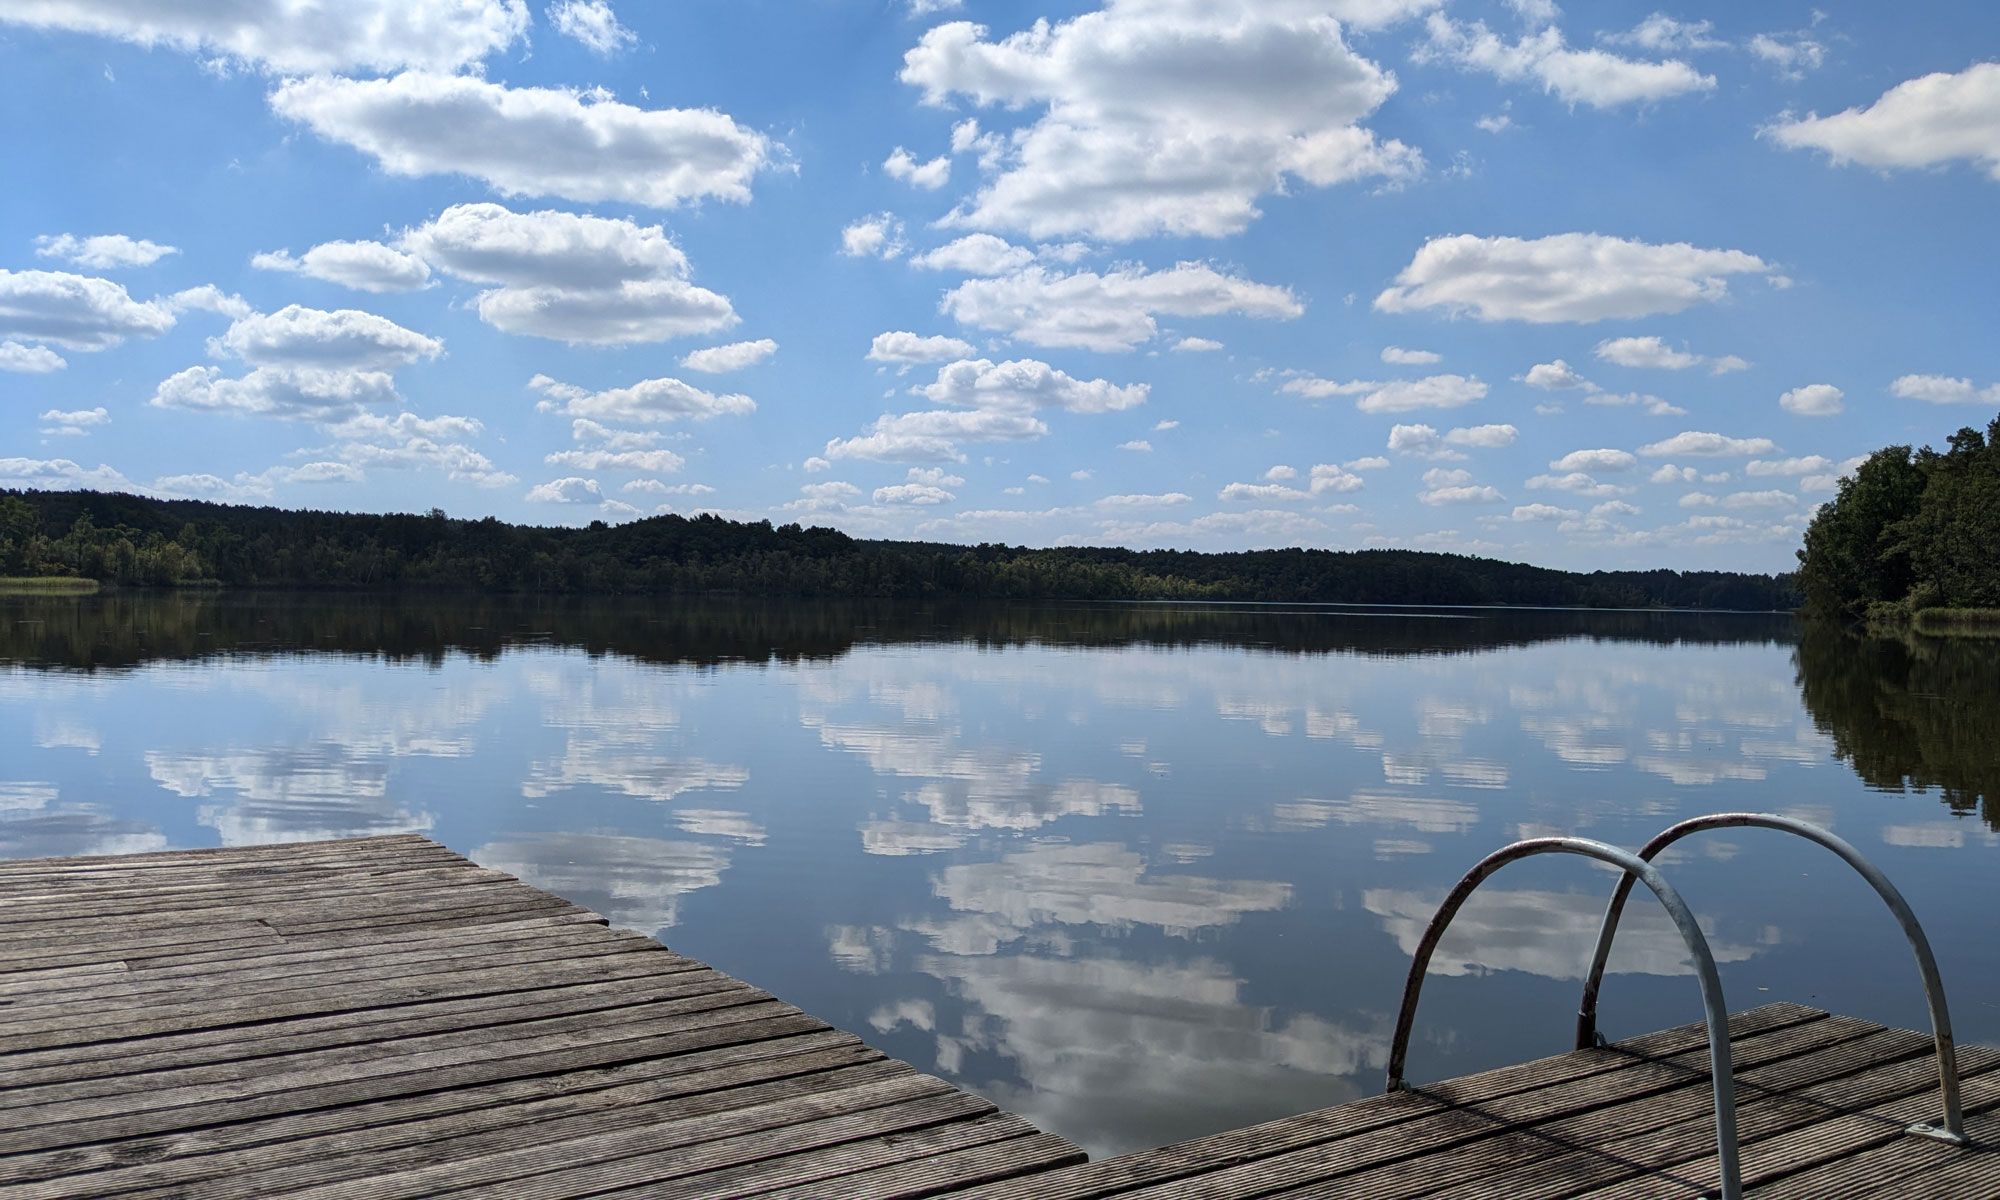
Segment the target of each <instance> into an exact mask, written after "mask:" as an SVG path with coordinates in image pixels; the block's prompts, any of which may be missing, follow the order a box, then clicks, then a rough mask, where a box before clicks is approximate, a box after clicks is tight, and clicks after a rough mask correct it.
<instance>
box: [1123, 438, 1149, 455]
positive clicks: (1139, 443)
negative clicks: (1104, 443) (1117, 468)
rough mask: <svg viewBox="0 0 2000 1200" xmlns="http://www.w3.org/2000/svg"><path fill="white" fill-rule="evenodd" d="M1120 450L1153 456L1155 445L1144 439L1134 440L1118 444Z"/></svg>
mask: <svg viewBox="0 0 2000 1200" xmlns="http://www.w3.org/2000/svg"><path fill="white" fill-rule="evenodd" d="M1118 448H1119V449H1120V450H1131V451H1133V452H1135V453H1138V454H1151V453H1152V452H1153V443H1151V442H1149V441H1147V440H1146V439H1144V438H1134V439H1133V440H1131V441H1129V442H1120V443H1118Z"/></svg>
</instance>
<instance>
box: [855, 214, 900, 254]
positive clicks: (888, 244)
mask: <svg viewBox="0 0 2000 1200" xmlns="http://www.w3.org/2000/svg"><path fill="white" fill-rule="evenodd" d="M907 249H909V246H908V244H907V243H905V242H904V241H903V222H902V220H901V219H900V218H898V217H896V216H894V215H892V214H890V213H873V214H870V215H869V216H865V217H862V218H860V219H859V220H857V221H853V222H851V223H849V224H848V226H847V227H846V228H845V229H842V230H841V231H840V252H841V253H842V254H845V255H846V256H847V257H849V258H897V257H900V256H901V255H902V253H903V251H905V250H907Z"/></svg>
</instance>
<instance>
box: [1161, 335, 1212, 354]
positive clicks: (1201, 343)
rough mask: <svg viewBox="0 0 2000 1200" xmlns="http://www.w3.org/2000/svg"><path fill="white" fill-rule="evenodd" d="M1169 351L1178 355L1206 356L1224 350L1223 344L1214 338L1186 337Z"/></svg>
mask: <svg viewBox="0 0 2000 1200" xmlns="http://www.w3.org/2000/svg"><path fill="white" fill-rule="evenodd" d="M1167 349H1169V350H1172V351H1174V352H1175V353H1177V354H1205V353H1207V352H1209V351H1211V350H1220V349H1222V343H1221V342H1218V341H1216V340H1215V339H1214V338H1205V337H1184V338H1182V339H1180V340H1179V341H1177V342H1175V343H1174V344H1173V345H1171V346H1168V347H1167Z"/></svg>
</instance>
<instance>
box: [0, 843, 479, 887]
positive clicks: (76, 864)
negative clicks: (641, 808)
mask: <svg viewBox="0 0 2000 1200" xmlns="http://www.w3.org/2000/svg"><path fill="white" fill-rule="evenodd" d="M397 851H402V852H411V853H416V852H421V853H440V854H446V855H450V854H451V851H449V850H447V849H445V848H444V847H443V846H440V845H438V844H437V843H436V842H433V841H431V840H430V839H429V838H427V837H425V836H423V835H422V834H419V833H389V834H378V835H375V836H371V837H358V838H335V839H332V840H328V841H317V842H284V843H273V844H265V845H256V846H212V847H201V848H198V849H191V850H149V851H146V852H144V853H141V854H94V855H85V856H80V857H75V858H14V859H0V877H6V876H10V875H14V874H34V873H36V872H43V871H64V872H70V871H92V870H144V869H146V868H148V867H154V866H169V865H180V864H185V863H194V864H198V865H209V864H216V863H235V862H260V861H271V862H286V861H292V860H295V859H299V858H315V857H339V856H344V855H363V854H365V855H369V856H377V855H381V854H387V853H394V852H397ZM452 857H457V856H456V855H452Z"/></svg>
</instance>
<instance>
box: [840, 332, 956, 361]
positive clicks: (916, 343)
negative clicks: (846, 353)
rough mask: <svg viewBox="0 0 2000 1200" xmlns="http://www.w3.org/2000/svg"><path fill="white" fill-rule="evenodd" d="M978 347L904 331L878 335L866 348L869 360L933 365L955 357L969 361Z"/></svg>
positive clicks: (943, 337) (952, 339)
mask: <svg viewBox="0 0 2000 1200" xmlns="http://www.w3.org/2000/svg"><path fill="white" fill-rule="evenodd" d="M977 353H979V348H978V347H977V346H974V345H973V344H972V343H971V342H968V341H963V340H961V339H959V338H955V337H945V336H944V335H942V334H939V335H935V336H932V337H919V336H918V335H916V334H914V333H909V332H905V331H901V330H898V331H892V332H889V333H878V334H876V335H875V341H874V343H873V344H872V345H870V346H869V347H868V357H869V358H870V359H873V360H874V361H876V362H886V363H904V364H910V363H933V362H945V361H947V360H949V359H955V358H971V357H972V356H973V355H975V354H977Z"/></svg>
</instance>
